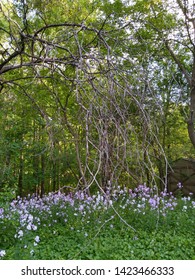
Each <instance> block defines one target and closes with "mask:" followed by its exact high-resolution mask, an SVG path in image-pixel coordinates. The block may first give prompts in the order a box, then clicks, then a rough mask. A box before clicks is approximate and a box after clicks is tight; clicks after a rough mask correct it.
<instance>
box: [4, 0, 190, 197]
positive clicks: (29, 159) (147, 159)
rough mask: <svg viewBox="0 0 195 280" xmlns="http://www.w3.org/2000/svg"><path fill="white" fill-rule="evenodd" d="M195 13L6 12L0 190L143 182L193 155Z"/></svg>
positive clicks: (111, 6)
mask: <svg viewBox="0 0 195 280" xmlns="http://www.w3.org/2000/svg"><path fill="white" fill-rule="evenodd" d="M194 10H195V3H194V1H191V0H188V1H187V0H185V1H183V0H174V1H167V0H166V1H165V0H150V1H144V0H139V1H138V0H137V1H133V0H132V1H130V0H129V1H127V0H126V1H125V0H123V1H122V0H113V1H109V0H104V1H99V0H82V1H80V0H78V1H71V0H58V1H56V0H52V1H46V0H44V1H37V0H32V1H27V0H26V1H25V0H20V1H19V0H15V1H8V0H7V1H5V0H3V1H2V2H1V4H0V36H1V37H0V90H1V92H0V108H1V111H0V143H1V145H0V170H1V174H0V190H6V189H15V190H16V191H17V193H18V194H20V195H25V194H27V193H29V192H30V193H33V192H35V193H40V194H44V192H49V191H51V190H52V191H56V190H57V189H59V188H60V187H63V186H66V187H71V188H82V189H88V190H90V189H93V188H97V187H99V188H101V189H106V187H111V186H113V185H115V186H116V185H117V184H120V185H126V186H129V187H133V186H135V185H137V184H138V183H144V182H146V183H147V184H148V185H149V186H152V185H154V184H156V185H158V186H159V187H161V188H166V184H167V170H168V168H169V164H170V162H171V161H174V160H175V159H177V158H179V157H193V156H194V148H195V131H194V119H195V114H194V112H195V37H194V34H195V16H194V14H195V13H194Z"/></svg>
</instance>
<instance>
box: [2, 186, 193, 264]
mask: <svg viewBox="0 0 195 280" xmlns="http://www.w3.org/2000/svg"><path fill="white" fill-rule="evenodd" d="M180 187H181V186H180ZM1 204H2V206H1V207H0V259H2V260H6V259H7V260H11V259H12V260H24V259H26V260H30V259H45V260H47V259H54V260H61V259H67V260H70V259H86V260H98V259H102V260H106V259H113V260H119V259H141V260H143V259H159V260H160V259H195V243H194V239H195V201H194V199H193V197H192V195H191V194H190V195H189V196H187V197H182V196H178V197H175V196H173V195H172V194H171V193H167V192H159V191H158V189H157V188H155V187H154V188H148V187H147V186H145V185H140V186H138V187H137V188H136V189H134V190H131V189H127V188H121V187H120V186H119V187H117V188H114V189H108V190H107V191H106V192H105V193H103V192H97V193H95V194H89V193H87V192H84V191H77V192H75V193H68V194H65V193H62V192H58V193H49V194H47V195H45V196H44V197H42V198H40V197H37V196H35V195H32V196H30V195H29V196H27V197H25V198H21V197H17V199H14V200H12V201H11V202H6V201H3V202H1Z"/></svg>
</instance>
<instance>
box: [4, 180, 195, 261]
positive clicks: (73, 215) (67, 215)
mask: <svg viewBox="0 0 195 280" xmlns="http://www.w3.org/2000/svg"><path fill="white" fill-rule="evenodd" d="M178 187H179V188H180V185H179V186H178ZM182 201H183V208H182V211H184V212H185V211H187V210H188V209H189V208H190V209H194V208H195V201H194V200H193V199H192V196H190V195H189V196H188V197H184V198H182ZM116 203H117V205H119V207H118V208H117V211H119V214H120V213H123V211H126V212H128V211H130V212H131V213H132V212H133V213H135V214H139V215H143V216H144V215H145V214H146V212H147V211H150V212H151V211H152V213H155V211H156V212H157V213H158V215H159V214H160V215H162V216H166V215H167V213H168V212H170V211H173V210H174V209H175V208H176V207H177V205H178V201H177V198H176V197H174V196H173V195H172V194H171V193H167V192H166V191H164V192H158V189H157V188H156V187H153V188H149V187H147V186H146V185H139V186H138V187H137V188H135V189H134V190H131V189H127V188H121V187H120V186H118V187H116V188H110V189H109V188H108V189H107V190H106V191H105V192H104V193H103V192H100V191H98V192H96V193H95V194H89V193H88V192H85V191H76V192H75V193H68V194H65V193H62V192H57V193H49V194H48V195H45V196H43V197H42V198H40V197H37V196H34V195H33V196H30V195H29V196H27V197H25V198H21V197H17V199H15V200H13V201H12V202H11V203H10V205H9V209H8V210H6V209H7V208H6V209H3V208H0V223H1V221H2V222H3V219H6V220H13V219H17V228H16V232H15V234H14V238H15V239H16V240H19V241H22V240H23V239H24V237H25V236H27V235H30V236H32V239H31V240H32V246H33V249H32V246H31V248H30V254H31V255H33V254H34V250H35V247H37V246H38V245H39V243H41V238H40V236H39V235H38V234H39V233H38V231H39V229H40V228H44V227H54V228H55V224H57V223H58V222H59V221H60V223H62V224H63V225H64V227H68V226H69V230H74V225H73V222H72V221H73V220H75V219H77V220H80V221H83V222H84V223H85V224H90V222H91V221H90V216H91V215H94V213H96V212H98V213H105V212H106V211H107V210H109V209H111V208H113V209H114V207H115V205H116ZM115 211H116V210H115ZM113 218H114V216H113V217H112V219H113ZM110 220H111V219H110V218H109V219H108V221H110ZM96 222H97V224H101V223H105V221H103V222H102V221H101V219H97V221H96ZM106 222H107V221H106ZM5 226H6V225H5ZM100 227H101V225H100ZM109 227H110V229H112V228H113V227H114V226H113V224H112V223H111V224H110V225H109ZM54 234H55V233H54ZM83 236H84V237H85V238H87V237H88V233H87V231H86V230H84V231H83ZM27 247H28V245H26V244H25V245H24V248H27ZM2 249H3V248H2ZM5 254H6V252H5V250H0V258H3V257H4V256H5Z"/></svg>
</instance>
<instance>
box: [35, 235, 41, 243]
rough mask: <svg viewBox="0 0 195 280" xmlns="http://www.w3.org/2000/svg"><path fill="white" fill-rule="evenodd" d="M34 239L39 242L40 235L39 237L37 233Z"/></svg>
mask: <svg viewBox="0 0 195 280" xmlns="http://www.w3.org/2000/svg"><path fill="white" fill-rule="evenodd" d="M35 241H36V242H37V243H39V242H40V237H39V236H38V235H37V236H36V237H35Z"/></svg>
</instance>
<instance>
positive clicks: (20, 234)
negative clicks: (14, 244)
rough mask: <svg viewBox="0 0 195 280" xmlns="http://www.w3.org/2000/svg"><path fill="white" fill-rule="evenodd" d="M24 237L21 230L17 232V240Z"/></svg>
mask: <svg viewBox="0 0 195 280" xmlns="http://www.w3.org/2000/svg"><path fill="white" fill-rule="evenodd" d="M23 235H24V233H23V231H22V230H19V231H18V238H20V237H22V236H23Z"/></svg>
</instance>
